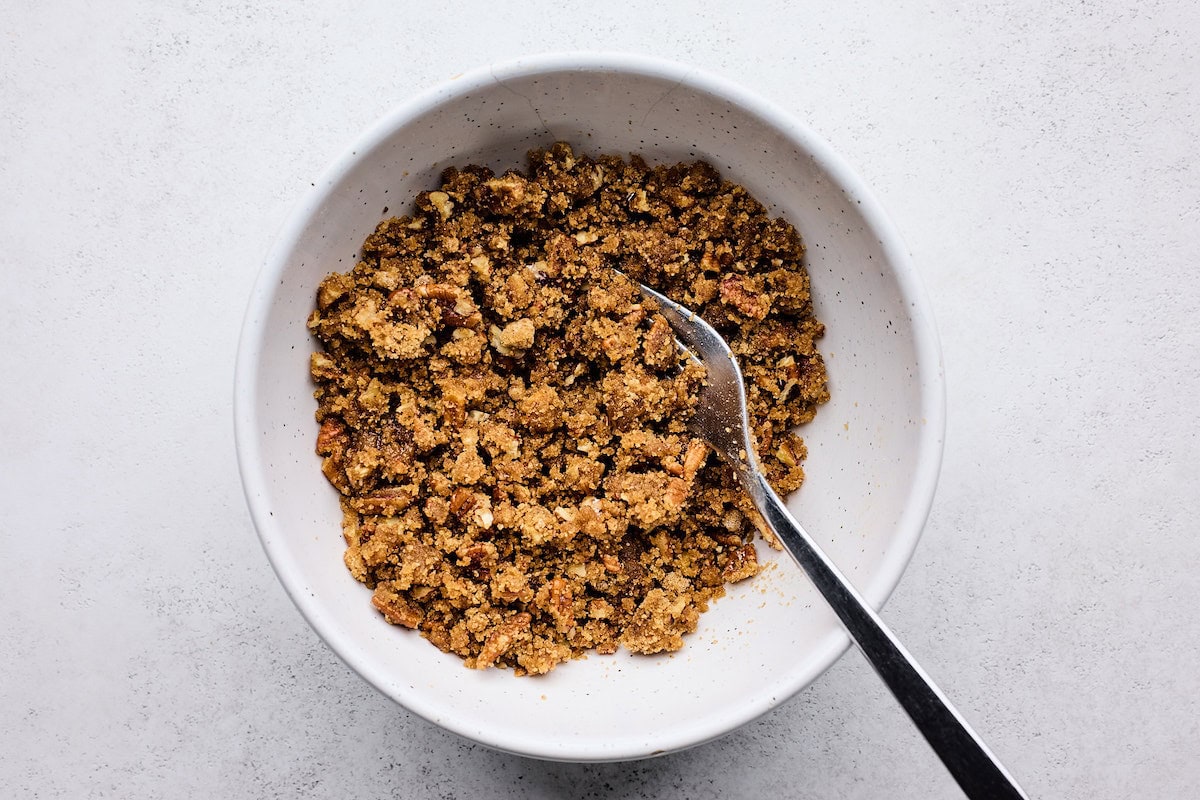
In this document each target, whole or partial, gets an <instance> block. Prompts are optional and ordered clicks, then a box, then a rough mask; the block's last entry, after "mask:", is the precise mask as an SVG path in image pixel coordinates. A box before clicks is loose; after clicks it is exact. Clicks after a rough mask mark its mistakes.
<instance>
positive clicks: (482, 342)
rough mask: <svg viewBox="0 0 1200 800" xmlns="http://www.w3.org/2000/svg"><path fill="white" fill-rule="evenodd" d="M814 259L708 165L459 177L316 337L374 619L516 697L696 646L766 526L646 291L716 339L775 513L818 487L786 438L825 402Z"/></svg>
mask: <svg viewBox="0 0 1200 800" xmlns="http://www.w3.org/2000/svg"><path fill="white" fill-rule="evenodd" d="M803 254H804V247H803V244H802V242H801V239H800V236H799V234H798V233H797V232H796V230H795V229H794V228H793V227H792V226H791V225H789V224H788V223H787V222H785V221H784V220H782V219H772V218H770V216H769V215H768V214H767V212H766V210H765V209H764V208H763V206H762V205H761V204H759V203H758V202H757V201H756V200H754V198H752V197H751V196H750V195H749V194H748V193H747V192H746V190H745V189H743V188H742V187H740V186H737V185H734V184H732V183H730V182H728V181H725V180H722V179H721V177H720V175H719V174H718V173H717V171H716V170H715V169H714V168H713V167H712V166H711V165H709V164H707V163H704V162H695V163H690V164H676V165H673V166H659V167H654V168H651V167H649V166H648V165H647V164H646V163H645V162H644V161H643V160H642V159H641V158H639V157H638V156H633V157H631V158H630V159H629V160H623V159H622V158H620V157H618V156H601V157H599V158H596V159H592V158H589V157H587V156H583V155H577V154H575V153H574V152H573V151H572V149H571V148H570V147H569V146H568V145H566V144H563V143H559V144H555V145H554V146H553V147H550V148H548V149H546V150H534V151H532V152H531V153H530V154H529V170H528V172H527V173H525V174H523V173H521V172H518V171H515V170H514V171H509V172H507V173H505V174H504V175H501V176H499V177H497V176H495V175H494V174H493V173H492V172H491V171H490V170H488V169H486V168H484V167H478V166H466V167H462V168H460V169H455V168H451V169H448V170H446V171H445V172H444V173H443V175H442V179H441V185H440V186H439V187H438V188H437V189H436V190H433V191H426V192H422V193H420V194H419V195H418V196H417V198H416V201H415V204H414V210H413V213H412V215H411V216H404V217H394V218H391V219H387V220H385V221H383V222H381V223H380V224H379V226H378V228H377V229H376V231H375V232H374V233H373V234H371V235H370V236H369V237H367V240H366V242H365V243H364V244H363V247H362V260H361V262H360V263H359V264H358V265H357V266H355V267H354V269H353V270H351V271H350V272H349V273H334V274H331V275H329V276H328V277H327V278H325V280H324V281H322V283H321V285H320V287H319V289H318V292H317V298H316V299H317V303H316V309H315V310H314V311H313V312H312V315H311V316H310V318H309V322H308V325H309V328H310V330H311V331H312V333H313V334H314V336H316V338H317V339H318V340H319V341H320V342H321V344H322V349H321V350H320V351H318V352H315V353H313V355H312V360H311V372H312V377H313V380H314V382H315V383H316V387H317V388H316V392H315V396H316V399H317V402H318V409H317V415H316V416H317V421H318V423H319V424H320V428H319V432H318V435H317V453H318V454H319V455H321V456H322V457H323V463H322V470H323V472H324V474H325V476H326V477H327V478H328V480H329V481H330V483H331V484H333V486H334V487H336V488H337V490H338V491H339V492H340V493H341V503H342V509H343V522H342V530H343V534H344V536H345V540H346V544H347V547H346V552H345V562H346V566H347V567H348V568H349V570H350V572H351V573H352V574H353V575H354V577H355V578H357V579H358V580H359V581H361V582H363V583H364V584H366V585H367V586H368V587H370V588H371V589H373V591H374V595H373V598H372V602H373V604H374V606H375V607H376V608H377V609H378V610H379V612H380V613H381V614H382V615H383V617H384V619H386V620H387V621H388V622H390V623H392V624H394V625H401V626H404V627H407V628H413V629H416V630H418V631H420V633H421V634H422V635H423V636H424V637H425V638H427V639H428V640H429V641H430V642H432V643H433V644H434V645H436V646H437V647H439V648H441V649H442V650H444V651H447V652H452V653H455V654H457V655H459V656H460V657H462V658H463V659H464V660H465V662H466V664H467V665H468V666H471V667H476V668H485V667H489V666H497V667H502V668H510V669H512V670H513V671H514V672H515V673H516V674H519V675H520V674H540V673H545V672H547V671H549V670H550V669H552V668H553V667H554V666H555V665H556V664H558V663H560V662H562V661H565V660H568V659H570V658H574V657H578V656H581V655H583V654H585V653H586V652H588V651H589V650H595V651H597V652H600V653H612V652H615V651H616V650H617V648H618V647H622V646H623V647H625V648H627V649H629V650H631V651H633V652H636V653H657V652H662V651H671V650H678V649H679V648H680V647H682V646H683V636H684V635H685V634H687V633H689V632H691V631H693V630H695V628H696V625H697V620H698V618H699V615H700V613H701V612H703V611H704V610H706V608H707V604H708V602H709V601H710V600H713V599H715V598H717V597H720V596H721V595H722V594H723V593H724V586H725V584H726V583H729V582H734V581H740V580H745V579H747V578H750V577H752V576H753V575H755V574H756V573H757V572H758V568H759V567H758V560H757V555H756V551H755V546H754V544H753V541H752V540H753V537H754V531H755V530H756V529H761V526H762V523H761V520H760V519H759V517H758V514H757V512H755V511H754V509H753V507H752V505H751V504H750V502H749V500H748V498H746V497H745V496H744V495H743V493H742V492H741V491H740V489H738V488H737V484H736V480H735V478H734V476H733V474H732V472H730V471H729V470H728V468H726V467H725V466H723V465H722V464H720V463H719V462H718V461H717V458H716V457H715V456H712V457H710V453H709V447H708V446H707V445H706V444H705V443H704V442H702V441H701V440H700V439H698V438H696V437H695V436H693V435H692V434H690V433H689V431H688V430H687V422H688V419H689V418H690V416H691V413H692V409H693V408H694V406H695V402H696V396H697V392H698V390H699V388H700V387H701V386H702V384H703V381H704V377H705V372H704V369H703V367H701V366H699V365H696V364H694V363H689V362H688V361H686V360H683V359H681V354H680V352H679V349H678V346H677V345H676V343H675V340H674V337H673V335H672V333H671V329H670V326H669V325H668V324H667V322H666V320H665V319H664V318H663V317H662V315H661V314H660V313H659V312H658V307H657V305H656V304H655V303H653V302H652V301H648V300H645V299H643V298H642V296H641V294H640V293H639V291H638V288H637V285H636V284H635V283H634V281H640V282H643V283H646V284H647V285H650V286H652V287H654V288H656V289H658V290H659V291H661V292H663V293H664V294H666V295H667V296H669V297H671V298H672V299H674V300H676V301H678V302H680V303H682V304H684V305H685V306H688V307H689V308H691V309H693V310H694V311H696V312H698V313H699V314H700V315H701V316H703V317H704V318H705V319H706V320H707V321H708V322H709V323H710V324H712V325H713V326H714V327H715V328H717V330H718V331H720V332H721V333H722V335H724V336H725V338H726V340H727V341H728V342H729V344H730V347H731V348H732V350H733V352H734V353H735V355H736V356H737V358H738V362H739V365H740V366H741V368H742V371H743V375H744V378H745V381H746V390H747V400H748V410H749V415H750V420H751V424H752V427H753V432H754V436H755V438H756V443H757V449H758V453H759V457H760V461H761V462H762V464H763V466H764V467H765V469H766V471H767V476H768V478H769V480H770V481H771V484H772V485H773V486H774V487H775V489H776V490H777V491H779V492H780V493H781V494H786V493H787V492H790V491H793V490H795V489H796V488H797V487H799V486H800V483H801V481H802V480H803V477H804V472H803V469H802V467H801V462H802V461H803V459H804V456H805V448H804V443H803V441H802V440H801V439H800V438H799V437H798V436H796V435H795V434H794V433H792V429H793V428H794V427H795V426H796V425H799V424H802V423H804V422H807V421H808V420H810V419H812V417H813V416H814V415H815V413H816V409H817V406H819V405H820V404H821V403H823V402H825V401H826V400H827V399H828V396H829V395H828V391H827V387H826V373H825V366H824V362H823V360H822V358H821V355H820V353H819V352H818V351H817V348H816V340H817V339H818V338H819V337H820V336H821V335H822V333H823V330H824V328H823V326H822V324H821V323H820V322H819V321H817V320H816V319H815V318H814V317H813V308H812V299H811V296H810V294H809V278H808V274H807V273H806V271H805V270H804V267H803V266H802V263H801V259H802V257H803ZM614 268H615V269H619V270H621V271H622V272H623V273H624V274H623V275H622V274H621V273H618V272H616V271H614ZM626 276H628V277H626Z"/></svg>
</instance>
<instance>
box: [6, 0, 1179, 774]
mask: <svg viewBox="0 0 1200 800" xmlns="http://www.w3.org/2000/svg"><path fill="white" fill-rule="evenodd" d="M409 5H410V4H405V6H409ZM595 8H596V6H595V5H594V4H582V3H579V4H575V3H563V2H555V3H549V2H545V3H542V2H531V3H525V4H522V6H521V8H520V10H517V9H516V8H508V7H507V6H506V5H503V4H499V3H488V4H483V3H480V4H469V3H461V4H452V5H449V6H447V5H439V4H426V5H423V6H421V7H420V8H414V7H409V8H402V7H401V6H400V4H395V3H387V2H380V3H368V4H359V5H356V6H354V7H343V4H332V3H331V4H328V5H327V6H323V7H321V8H317V7H315V6H310V5H305V6H300V5H298V4H291V3H266V4H258V3H253V4H251V3H246V4H239V3H218V2H214V3H200V2H191V3H185V2H170V3H150V2H140V3H126V4H101V5H94V4H87V3H68V2H62V3H53V4H51V3H10V4H8V7H7V8H6V10H5V12H4V17H5V24H4V26H3V27H2V28H0V75H2V76H3V80H2V81H0V201H2V202H3V212H2V213H0V270H2V272H0V281H2V283H0V344H2V345H3V347H2V348H0V374H2V375H4V376H5V382H4V386H5V390H4V391H3V392H0V534H2V539H0V548H2V551H0V586H2V587H3V591H2V593H0V597H2V598H3V600H2V601H0V602H2V603H3V614H2V616H0V619H2V621H0V714H2V715H3V718H4V720H5V723H4V726H3V733H2V734H0V785H3V786H5V787H6V788H5V793H6V794H13V795H15V796H23V795H30V796H45V797H55V796H63V797H88V796H95V797H151V796H189V795H191V796H221V797H292V796H296V795H298V794H306V795H309V796H321V797H325V796H328V797H346V796H364V797H365V796H389V795H393V796H397V797H426V796H428V797H468V796H501V797H502V796H512V797H558V796H571V795H580V796H588V795H589V794H590V795H592V796H599V797H623V796H633V797H638V796H644V797H668V798H707V797H725V796H749V795H751V794H752V793H756V794H758V795H759V796H764V797H773V796H795V797H806V798H808V797H811V798H874V797H880V796H895V797H922V798H943V797H944V798H952V797H956V796H957V794H956V791H955V789H954V788H953V786H952V785H951V784H950V781H949V779H948V778H946V776H945V774H944V773H943V772H942V770H941V768H940V766H939V765H938V764H937V763H936V762H935V760H934V759H933V757H932V756H931V755H930V754H929V753H928V752H927V750H926V749H925V747H924V745H923V744H922V743H921V742H920V741H919V740H918V738H917V736H916V735H915V734H914V733H913V732H912V731H911V730H910V728H909V726H908V724H907V721H906V720H905V718H904V717H903V716H902V714H901V712H900V711H898V710H897V708H896V707H895V705H894V704H893V703H892V701H891V700H890V699H889V698H888V697H886V695H885V693H884V691H883V690H882V689H881V688H880V686H879V684H878V682H877V681H876V680H875V678H874V676H873V675H872V674H871V673H870V671H869V669H868V668H867V667H866V666H865V664H864V663H863V661H862V659H861V658H860V657H858V656H857V655H855V654H850V655H848V656H847V657H846V658H844V659H843V660H842V661H841V662H839V664H837V665H836V666H835V667H834V668H833V669H832V670H831V671H830V672H829V673H828V674H826V675H825V676H824V677H823V678H822V679H820V680H819V681H818V682H817V683H816V684H815V685H814V686H813V687H811V688H810V689H809V690H807V691H806V692H804V693H802V694H801V695H799V696H798V697H797V698H795V699H794V700H793V701H791V702H790V703H788V704H787V705H785V706H784V707H782V708H781V709H779V710H777V711H776V712H774V713H772V714H770V715H769V716H767V717H766V718H764V719H761V720H759V721H757V722H755V723H752V724H750V725H749V726H747V727H745V728H743V729H741V730H739V731H737V732H735V733H733V734H731V735H730V736H728V737H726V738H724V739H722V740H720V741H718V742H715V743H712V744H709V745H705V746H702V747H700V748H697V749H695V750H692V751H689V752H686V753H683V754H679V755H675V756H670V757H667V758H662V759H658V760H655V761H650V762H642V763H635V764H625V765H622V764H609V765H598V766H587V767H581V766H572V765H561V764H558V765H555V764H543V763H539V762H533V761H528V760H524V759H520V758H516V757H511V756H504V755H498V754H495V753H492V752H490V751H487V750H485V749H483V748H480V747H477V746H474V745H470V744H467V743H464V742H463V741H461V740H459V739H457V738H455V737H453V736H451V735H448V734H444V733H442V732H440V731H439V730H438V729H436V728H434V727H432V726H429V725H427V724H426V723H424V722H421V721H419V720H416V719H414V718H413V717H412V716H411V715H409V714H407V713H406V712H404V711H402V710H400V709H398V708H397V707H395V706H394V705H392V704H391V702H390V701H388V700H385V699H384V698H382V697H381V696H379V695H377V694H376V693H374V691H373V690H371V689H369V688H368V687H367V686H366V684H364V683H363V682H362V681H360V680H359V679H358V678H357V677H355V676H354V675H353V674H352V673H351V672H350V671H349V670H348V669H346V668H345V667H344V666H343V665H342V664H341V663H340V662H339V661H337V659H336V658H335V657H334V656H332V655H331V654H330V652H329V651H328V650H327V649H325V647H324V646H323V645H322V644H321V643H320V642H319V641H318V640H317V639H316V637H315V635H314V634H312V633H311V632H310V631H309V629H308V628H307V627H306V626H305V624H304V622H303V621H302V619H301V618H300V616H299V614H297V613H296V611H295V609H294V608H293V607H292V606H291V604H290V602H289V601H288V600H287V598H286V596H285V595H284V594H283V591H282V590H281V589H280V588H279V586H278V584H277V583H276V581H275V579H274V576H273V575H272V574H271V572H270V569H269V567H268V566H267V562H266V559H265V558H264V557H263V554H262V552H261V548H260V547H259V545H258V542H257V541H256V539H255V537H254V534H253V531H252V529H251V526H250V523H249V518H248V515H247V513H246V511H245V507H244V503H243V500H242V497H241V491H240V487H239V483H238V479H237V473H236V468H235V464H234V458H233V448H232V436H231V423H230V392H231V381H232V361H233V354H234V349H235V344H236V337H237V332H238V328H239V325H240V322H241V315H242V310H243V308H244V301H245V298H246V297H247V295H248V292H249V289H250V286H251V284H252V282H253V279H254V275H255V271H256V269H257V266H258V264H259V263H260V262H261V260H262V257H263V255H264V254H265V252H266V249H267V247H268V246H269V244H270V242H271V240H272V238H273V236H274V233H275V230H276V229H277V227H278V225H279V224H280V223H281V222H282V220H283V217H284V215H285V214H286V212H287V210H288V209H289V207H290V204H291V203H292V201H293V200H294V199H295V198H296V197H297V196H298V195H299V193H300V192H301V191H302V190H303V189H304V187H306V186H307V184H308V181H309V180H310V179H311V178H312V176H313V175H315V174H316V173H317V172H319V171H320V170H321V169H322V168H323V167H324V166H325V165H326V164H327V163H328V161H329V160H330V159H331V158H332V157H333V156H334V155H336V154H337V153H338V152H339V151H340V149H341V147H342V146H343V145H344V144H345V143H346V142H348V141H349V140H350V139H351V138H352V137H353V136H354V135H355V134H356V133H357V132H358V131H359V130H360V129H362V128H363V127H364V126H365V125H366V124H367V123H369V122H370V121H372V120H374V119H375V118H377V117H378V116H379V115H380V114H381V113H382V112H383V111H384V110H386V109H387V108H389V107H390V106H391V105H393V104H394V103H395V102H396V101H398V100H400V99H403V98H405V97H407V96H409V95H410V94H411V93H412V92H413V91H414V90H416V89H418V88H423V87H425V86H428V85H430V84H432V83H435V82H437V81H440V80H442V79H444V78H446V77H449V76H451V75H453V74H455V73H458V72H461V71H463V70H465V69H468V68H470V67H473V66H477V65H479V64H481V63H486V62H489V61H494V60H497V59H506V58H509V57H512V56H515V55H518V54H522V53H526V52H533V51H539V50H546V49H572V48H607V49H626V50H631V51H637V52H648V53H655V54H659V55H664V56H668V57H672V58H677V59H680V60H684V61H692V62H695V63H698V64H700V65H702V66H706V67H708V68H710V69H713V70H715V71H717V72H719V73H721V74H723V75H725V76H726V77H729V78H731V79H733V80H736V81H738V82H740V83H742V84H743V85H745V86H747V87H748V88H750V89H752V90H756V91H759V92H761V93H762V94H764V95H765V96H767V97H768V98H771V99H773V100H775V101H777V102H779V103H780V104H782V105H783V106H785V107H787V108H790V109H793V110H794V111H796V112H797V113H799V114H800V115H802V116H803V117H805V118H806V119H807V120H808V121H809V123H810V124H811V125H812V126H813V127H814V128H815V129H816V130H817V132H818V133H820V134H822V135H824V136H825V137H826V138H827V139H829V140H830V141H831V143H832V144H833V145H834V146H835V147H836V148H837V149H838V150H839V151H840V152H842V153H843V154H844V155H846V156H847V157H848V158H849V160H850V161H851V162H852V163H854V164H856V165H857V166H858V167H859V170H860V172H861V173H862V174H863V176H864V177H865V178H866V179H867V181H868V182H869V183H870V184H871V185H872V187H873V188H874V189H875V190H876V192H877V193H878V194H879V195H880V197H881V198H882V199H883V201H884V203H885V204H886V205H887V206H888V207H889V208H890V209H891V211H892V213H893V215H894V217H895V219H896V222H897V223H898V225H899V227H900V229H901V230H902V231H903V232H904V234H905V235H906V237H907V239H908V241H909V244H910V246H911V249H912V251H913V255H914V257H915V260H916V262H917V264H918V266H919V267H920V268H921V270H922V272H923V275H924V277H925V279H926V283H927V287H928V289H929V291H930V294H931V296H932V299H933V302H934V306H935V309H936V311H937V313H938V317H939V323H940V328H941V334H942V339H943V346H944V349H945V355H946V365H947V375H948V380H949V413H950V417H949V420H950V423H949V430H948V439H947V451H946V461H945V466H944V469H943V473H942V481H941V488H940V491H939V495H938V498H937V500H936V501H935V505H934V509H933V514H932V516H931V519H930V523H929V526H928V527H927V529H926V533H925V538H924V539H923V541H922V543H921V545H920V546H919V548H918V550H917V555H916V558H915V560H914V562H913V564H912V566H911V567H910V569H909V571H908V573H907V574H906V576H905V578H904V580H903V581H902V583H901V585H900V588H899V590H898V591H897V593H896V594H895V596H894V597H893V599H892V601H891V602H890V603H889V605H888V607H887V608H886V610H885V616H886V617H887V619H889V620H890V621H891V622H892V623H893V625H894V627H895V628H896V630H897V632H898V633H899V634H900V635H901V636H902V638H904V639H905V641H906V642H907V643H908V644H909V646H910V649H911V650H912V651H913V652H914V653H916V654H917V655H918V656H919V657H920V658H921V659H922V661H923V662H924V663H925V664H926V666H927V667H928V668H929V670H930V671H931V672H932V673H933V674H934V675H935V677H937V678H939V679H940V681H941V682H942V684H943V685H944V687H945V688H946V690H947V691H948V693H949V694H950V695H951V696H952V697H954V698H955V699H956V700H957V701H958V703H959V705H960V706H961V707H962V709H963V710H964V712H965V713H966V714H967V715H968V717H969V718H970V719H972V720H973V721H974V722H975V723H976V725H977V727H978V728H979V729H980V730H981V731H982V732H983V733H984V734H985V736H986V738H987V739H988V740H989V741H990V743H991V744H992V745H993V747H994V749H995V750H996V751H997V752H998V753H999V754H1001V755H1002V756H1003V757H1004V759H1005V761H1006V762H1007V763H1008V765H1009V766H1010V768H1011V769H1012V770H1013V771H1014V772H1015V773H1016V774H1017V775H1018V776H1019V777H1020V778H1021V779H1022V780H1023V782H1024V783H1025V785H1026V787H1027V789H1028V790H1029V791H1030V793H1031V795H1033V796H1038V797H1089V798H1120V797H1127V796H1131V795H1135V794H1136V795H1142V796H1147V797H1163V798H1168V797H1185V796H1188V795H1189V794H1190V793H1192V792H1193V791H1194V786H1195V785H1196V784H1197V782H1200V766H1198V765H1197V760H1196V755H1197V751H1198V748H1200V730H1198V722H1197V720H1198V719H1200V671H1198V670H1197V669H1196V668H1195V663H1196V661H1197V659H1198V657H1200V620H1198V619H1197V616H1198V615H1197V612H1196V604H1195V598H1196V596H1197V595H1198V593H1200V568H1198V567H1197V565H1198V564H1200V536H1198V535H1197V530H1198V526H1197V524H1196V520H1197V518H1198V517H1200V492H1198V491H1197V489H1196V477H1195V474H1196V473H1195V466H1194V465H1195V464H1196V463H1197V460H1198V459H1200V436H1198V427H1200V426H1198V424H1197V422H1196V414H1195V411H1194V410H1193V403H1192V402H1190V401H1192V400H1193V398H1195V397H1197V396H1200V367H1198V366H1197V364H1198V363H1200V332H1198V331H1200V328H1198V327H1197V325H1196V323H1195V320H1196V318H1197V314H1198V313H1200V273H1198V271H1197V267H1198V266H1200V265H1198V263H1197V256H1196V252H1197V244H1196V242H1197V234H1198V233H1200V167H1198V166H1197V162H1196V153H1197V152H1200V84H1198V81H1197V77H1196V76H1197V75H1198V74H1200V59H1198V58H1197V56H1196V51H1195V47H1194V42H1195V41H1196V40H1197V39H1198V38H1200V10H1198V8H1197V7H1196V6H1194V5H1193V4H1191V3H1188V2H1184V0H1179V1H1178V2H1160V3H1149V4H1146V3H1133V2H1129V3H1116V2H1103V3H1091V4H1085V5H1080V4H1076V3H1071V4H1067V3H1044V2H1040V1H1039V2H1032V0H1030V1H1029V2H1014V3H1005V4H991V5H988V6H977V5H976V4H966V3H963V4H955V5H952V4H948V3H947V4H937V3H932V2H901V3H898V4H894V5H892V6H890V7H887V8H883V7H876V6H875V4H867V3H827V2H826V3H806V4H804V5H803V7H799V6H793V5H789V4H783V3H779V4H773V5H771V6H767V5H765V4H763V5H759V6H757V7H756V8H755V10H753V11H739V10H734V6H733V5H732V4H729V3H711V2H701V3H682V2H658V3H654V4H645V5H644V6H643V7H641V9H640V10H639V11H637V12H632V11H629V12H621V13H619V14H608V13H603V14H602V13H600V12H597V11H596V10H594V9H595ZM731 679H733V680H735V679H736V677H734V676H731Z"/></svg>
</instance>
